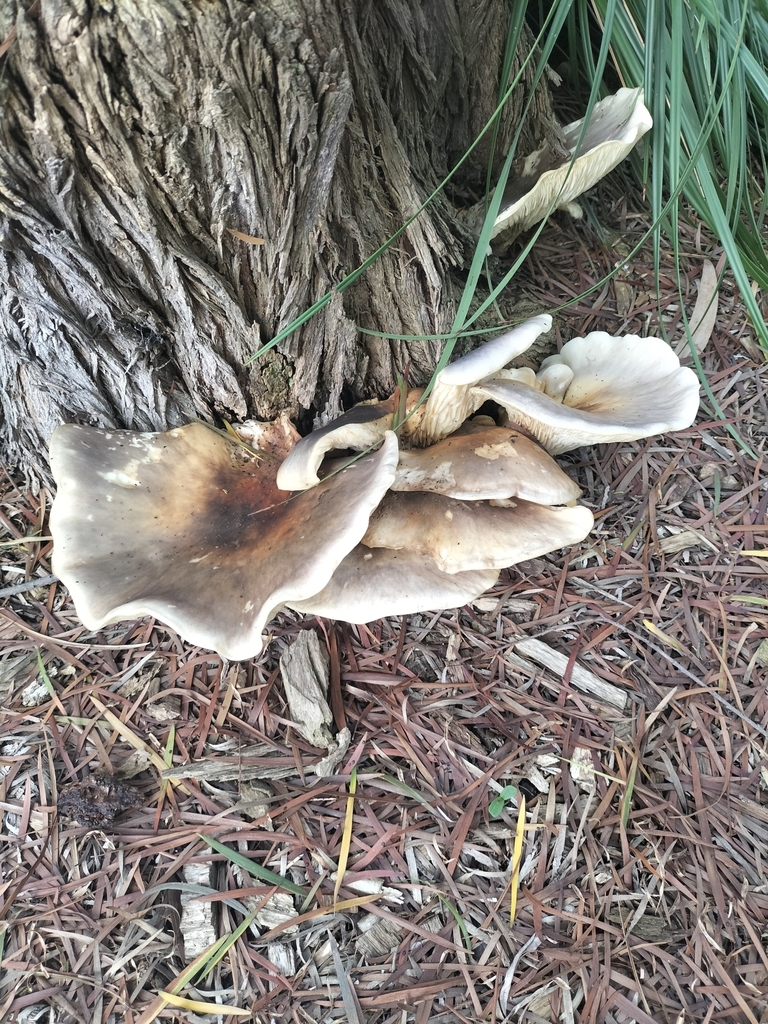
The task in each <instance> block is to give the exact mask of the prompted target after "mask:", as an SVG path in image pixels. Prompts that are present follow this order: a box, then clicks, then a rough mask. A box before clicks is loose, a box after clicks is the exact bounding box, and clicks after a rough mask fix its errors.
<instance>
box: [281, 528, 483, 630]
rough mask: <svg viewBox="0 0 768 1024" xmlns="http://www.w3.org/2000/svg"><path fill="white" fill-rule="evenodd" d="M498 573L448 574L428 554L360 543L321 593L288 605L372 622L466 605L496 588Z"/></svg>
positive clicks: (344, 619) (345, 618) (329, 615)
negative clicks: (490, 589) (491, 588)
mask: <svg viewBox="0 0 768 1024" xmlns="http://www.w3.org/2000/svg"><path fill="white" fill-rule="evenodd" d="M498 575H499V572H498V569H480V570H475V571H474V572H456V573H446V572H443V571H442V570H441V569H439V568H438V567H437V566H436V565H435V562H434V560H433V559H432V558H431V557H430V556H428V555H420V554H415V553H414V552H412V551H403V550H400V551H392V550H390V549H387V548H376V549H372V548H368V547H364V546H363V545H362V544H358V546H357V547H356V548H354V549H353V550H352V551H351V552H350V553H349V554H348V555H347V557H346V558H345V559H344V561H343V562H342V563H341V565H340V566H339V567H338V569H336V571H335V572H334V574H333V576H332V577H331V579H330V581H329V582H328V584H327V585H326V586H325V587H324V588H323V589H322V590H321V591H320V593H319V594H314V595H313V596H312V597H309V598H307V599H306V600H305V601H289V602H287V603H288V606H289V607H290V608H293V609H294V611H297V612H303V613H304V614H306V615H324V616H326V617H327V618H329V619H340V620H341V621H343V622H358V623H360V622H373V621H374V620H375V619H381V618H384V616H387V615H411V614H414V613H416V612H429V611H439V610H440V609H442V608H457V607H460V606H462V605H465V604H468V603H469V602H470V601H474V600H475V599H476V598H478V597H479V596H480V595H481V594H482V593H483V592H484V591H486V590H488V589H489V588H490V587H492V586H493V585H494V583H495V582H496V580H497V578H498Z"/></svg>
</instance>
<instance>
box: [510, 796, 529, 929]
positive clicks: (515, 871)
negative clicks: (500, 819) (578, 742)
mask: <svg viewBox="0 0 768 1024" xmlns="http://www.w3.org/2000/svg"><path fill="white" fill-rule="evenodd" d="M524 833H525V797H524V796H523V794H522V793H521V794H520V811H519V812H518V815H517V828H516V829H515V842H514V845H513V847H512V877H511V878H510V880H509V923H510V924H514V921H515V912H516V910H517V889H518V886H519V883H520V862H521V860H522V858H523V834H524Z"/></svg>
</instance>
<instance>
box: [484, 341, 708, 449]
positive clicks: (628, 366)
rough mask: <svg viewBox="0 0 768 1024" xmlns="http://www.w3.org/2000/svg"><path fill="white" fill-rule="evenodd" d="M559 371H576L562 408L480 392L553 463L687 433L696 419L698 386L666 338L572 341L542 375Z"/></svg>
mask: <svg viewBox="0 0 768 1024" xmlns="http://www.w3.org/2000/svg"><path fill="white" fill-rule="evenodd" d="M558 364H563V365H565V366H566V367H567V368H569V369H570V370H572V371H573V380H572V381H571V383H570V384H569V385H568V387H567V388H566V391H565V394H564V396H563V400H562V404H561V403H560V402H557V401H555V400H554V399H552V398H549V397H548V395H546V394H542V393H541V392H540V391H536V390H534V389H533V388H529V387H526V386H525V385H524V384H518V383H515V382H508V381H492V382H491V383H488V384H484V385H482V386H481V387H478V388H476V391H477V392H478V398H480V399H483V400H485V399H491V400H492V401H494V402H498V404H499V405H501V406H503V407H504V408H505V409H506V411H507V415H508V418H509V424H510V426H519V427H521V428H522V429H524V430H526V431H527V432H528V433H530V434H532V435H533V437H535V438H536V440H537V441H539V442H540V444H542V445H543V446H544V448H546V449H547V451H548V452H549V453H550V454H551V455H559V454H561V453H562V452H567V451H569V450H570V449H572V448H578V447H579V445H583V444H599V443H600V442H605V441H634V440H636V439H637V438H640V437H649V436H650V435H652V434H661V433H664V431H667V430H682V429H684V428H685V427H689V426H690V425H691V424H692V423H693V421H694V420H695V419H696V413H697V411H698V408H699V381H698V378H697V377H696V374H695V373H694V372H693V371H692V370H689V369H688V368H686V367H681V366H680V360H679V359H678V358H677V356H676V355H675V353H674V352H673V351H672V349H671V348H670V347H669V345H667V344H666V342H664V341H662V340H661V339H660V338H638V337H637V336H635V335H631V334H630V335H627V336H626V337H623V338H613V337H610V336H609V335H608V334H605V333H604V332H603V331H595V332H593V333H592V334H588V335H587V336H586V337H584V338H573V339H572V340H571V341H569V342H568V343H567V344H566V345H564V346H563V349H562V351H561V352H560V353H559V354H558V355H557V356H551V357H550V358H549V359H545V360H544V362H543V363H542V368H543V369H544V370H548V369H549V368H550V367H554V366H556V365H558Z"/></svg>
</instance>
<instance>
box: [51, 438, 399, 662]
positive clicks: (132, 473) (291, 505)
mask: <svg viewBox="0 0 768 1024" xmlns="http://www.w3.org/2000/svg"><path fill="white" fill-rule="evenodd" d="M251 436H252V437H253V439H254V444H255V446H256V448H257V454H255V455H254V454H252V453H251V452H250V451H248V450H246V448H245V447H243V446H242V445H241V444H238V443H237V442H236V441H234V440H232V439H231V438H228V437H226V436H225V435H221V434H219V433H218V432H216V431H213V430H211V429H210V428H208V427H206V426H204V425H202V424H197V423H193V424H190V425H189V426H186V427H181V428H179V429H176V430H171V431H169V432H167V433H164V434H136V433H133V432H129V431H105V430H95V429H93V428H90V427H81V426H76V425H73V424H70V425H67V426H64V427H60V428H59V429H58V430H57V431H56V432H55V433H54V435H53V438H52V440H51V466H52V469H53V473H54V476H55V478H56V481H57V484H58V493H57V496H56V499H55V501H54V504H53V508H52V510H51V532H52V534H53V536H54V540H55V548H54V556H53V560H54V571H55V572H56V573H57V574H58V575H59V576H60V577H61V579H62V581H63V582H64V583H65V584H66V585H67V587H68V588H69V590H70V593H71V594H72V597H73V599H74V602H75V607H76V608H77V612H78V615H79V616H80V618H81V619H82V620H83V622H84V623H85V624H86V626H88V627H89V628H90V629H100V628H101V627H102V626H104V625H106V624H107V623H110V622H117V621H120V620H121V619H127V618H132V617H134V616H141V615H154V616H157V618H159V619H160V620H162V621H163V622H166V623H168V624H169V625H170V626H172V627H173V628H174V629H176V630H178V632H179V633H180V634H181V636H182V637H184V639H186V640H189V641H191V642H192V643H196V644H199V645H200V646H202V647H208V648H210V649H212V650H214V651H218V652H219V653H220V654H222V655H223V656H225V657H227V658H232V659H236V660H237V659H242V658H250V657H253V656H254V655H256V654H258V653H259V651H260V650H261V647H262V636H261V634H262V630H263V628H264V626H265V624H266V623H267V621H268V620H269V619H270V618H271V616H272V615H274V614H275V612H276V611H277V610H278V609H279V608H280V607H281V605H283V604H285V603H286V602H288V601H292V600H296V601H301V600H304V599H306V598H308V597H311V596H312V595H313V594H316V593H318V592H319V591H320V590H322V589H323V587H325V585H326V584H327V583H328V581H329V580H330V578H331V576H332V575H333V572H334V571H335V569H336V568H337V566H338V565H339V564H340V563H341V562H342V560H343V559H344V557H345V556H346V555H347V554H348V553H349V552H350V551H351V550H352V548H354V547H355V545H356V544H357V543H358V542H359V541H360V540H361V538H362V536H363V534H364V533H365V531H366V529H367V527H368V519H369V516H370V513H371V511H372V510H373V509H374V508H375V507H376V506H377V505H378V504H379V502H380V501H381V499H382V497H383V496H384V494H385V493H386V491H387V489H388V488H389V487H390V485H391V484H392V481H393V480H394V476H395V469H396V465H397V439H396V437H395V436H394V434H392V433H389V434H387V435H386V436H385V439H384V444H383V445H382V447H381V449H380V450H379V451H378V452H376V453H375V454H373V455H368V456H365V457H364V458H362V459H360V460H359V461H358V462H356V463H355V464H354V465H352V466H350V467H349V468H347V469H344V470H342V471H341V472H340V473H337V474H335V475H334V476H333V477H332V478H331V479H329V480H326V481H324V482H323V483H321V484H319V485H318V486H317V487H315V488H313V489H312V490H310V491H306V492H304V493H303V494H300V495H294V496H292V497H291V496H289V495H287V494H286V493H285V492H282V491H280V490H279V489H278V488H277V486H276V484H275V477H276V475H277V469H278V466H279V465H280V462H281V461H282V459H283V458H284V457H285V455H286V454H287V453H288V451H290V449H291V448H292V447H293V444H294V443H295V438H296V434H295V431H293V428H292V427H290V424H288V423H287V421H285V420H283V421H277V422H276V423H274V424H261V425H259V427H258V428H257V429H256V430H255V431H252V433H251Z"/></svg>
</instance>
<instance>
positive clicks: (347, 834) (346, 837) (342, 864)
mask: <svg viewBox="0 0 768 1024" xmlns="http://www.w3.org/2000/svg"><path fill="white" fill-rule="evenodd" d="M356 790H357V768H353V769H352V774H351V775H350V777H349V796H348V797H347V812H346V814H345V815H344V832H343V833H342V836H341V847H340V848H339V867H338V870H337V872H336V885H335V886H334V889H333V905H334V907H335V906H336V903H337V902H338V899H339V889H341V883H342V882H343V880H344V872H345V871H346V870H347V860H348V858H349V847H350V844H351V843H352V819H353V815H354V813H355V792H356Z"/></svg>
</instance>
